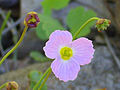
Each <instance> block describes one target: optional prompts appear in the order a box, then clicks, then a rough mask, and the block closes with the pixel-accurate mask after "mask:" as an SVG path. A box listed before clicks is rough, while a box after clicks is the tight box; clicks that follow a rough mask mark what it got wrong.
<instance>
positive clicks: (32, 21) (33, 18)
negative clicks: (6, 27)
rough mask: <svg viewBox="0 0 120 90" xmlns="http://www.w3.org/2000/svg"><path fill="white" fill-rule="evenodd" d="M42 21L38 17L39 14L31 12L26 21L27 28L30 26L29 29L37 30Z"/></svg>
mask: <svg viewBox="0 0 120 90" xmlns="http://www.w3.org/2000/svg"><path fill="white" fill-rule="evenodd" d="M39 22H40V19H39V17H38V14H37V13H36V12H33V11H32V12H29V13H28V14H27V16H26V17H25V19H24V24H25V26H28V27H29V28H35V27H37V25H38V24H39Z"/></svg>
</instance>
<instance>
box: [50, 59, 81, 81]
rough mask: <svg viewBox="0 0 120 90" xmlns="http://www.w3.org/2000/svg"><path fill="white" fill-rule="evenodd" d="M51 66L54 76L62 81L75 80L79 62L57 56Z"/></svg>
mask: <svg viewBox="0 0 120 90" xmlns="http://www.w3.org/2000/svg"><path fill="white" fill-rule="evenodd" d="M51 68H52V71H53V73H54V74H55V76H56V77H57V78H59V79H60V80H62V81H64V82H67V81H69V80H75V79H76V78H77V75H78V72H79V71H80V66H79V64H78V63H77V62H76V61H74V60H72V59H70V60H68V61H64V60H62V59H60V58H57V59H55V60H54V61H53V62H52V64H51Z"/></svg>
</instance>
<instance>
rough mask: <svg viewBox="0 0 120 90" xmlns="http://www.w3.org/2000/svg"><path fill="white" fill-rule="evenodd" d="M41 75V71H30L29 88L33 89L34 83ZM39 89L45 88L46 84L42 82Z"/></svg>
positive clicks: (45, 89)
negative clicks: (42, 84)
mask: <svg viewBox="0 0 120 90" xmlns="http://www.w3.org/2000/svg"><path fill="white" fill-rule="evenodd" d="M41 77H42V73H41V72H38V71H36V70H35V71H31V72H30V73H29V75H28V78H29V80H30V90H31V89H33V87H34V86H35V85H36V83H37V82H38V81H39V80H40V78H41ZM41 90H47V85H46V84H44V86H43V87H42V89H41Z"/></svg>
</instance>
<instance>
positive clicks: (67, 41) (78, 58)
mask: <svg viewBox="0 0 120 90" xmlns="http://www.w3.org/2000/svg"><path fill="white" fill-rule="evenodd" d="M43 49H44V51H45V55H46V56H47V57H48V58H51V59H55V60H54V61H53V62H52V64H51V69H52V71H53V73H54V74H55V76H56V77H57V78H59V79H60V80H62V81H64V82H67V81H69V80H75V79H76V78H77V75H78V72H79V71H80V65H86V64H89V63H90V62H91V59H92V58H93V54H94V51H95V50H94V48H93V44H92V41H91V40H88V39H87V38H83V37H81V38H78V39H76V40H74V41H72V35H71V33H70V32H68V31H60V30H56V31H54V32H53V33H52V34H51V35H50V37H49V40H48V41H47V43H46V45H45V47H44V48H43Z"/></svg>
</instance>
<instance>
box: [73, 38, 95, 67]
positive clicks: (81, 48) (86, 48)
mask: <svg viewBox="0 0 120 90" xmlns="http://www.w3.org/2000/svg"><path fill="white" fill-rule="evenodd" d="M72 47H73V48H74V51H75V52H74V55H73V57H72V58H74V60H76V61H77V62H78V63H79V64H80V65H85V64H89V63H90V62H91V59H92V58H93V54H94V51H95V50H94V48H93V44H92V41H91V40H88V39H87V38H79V39H77V40H75V41H73V42H72Z"/></svg>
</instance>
